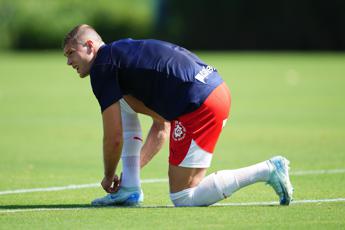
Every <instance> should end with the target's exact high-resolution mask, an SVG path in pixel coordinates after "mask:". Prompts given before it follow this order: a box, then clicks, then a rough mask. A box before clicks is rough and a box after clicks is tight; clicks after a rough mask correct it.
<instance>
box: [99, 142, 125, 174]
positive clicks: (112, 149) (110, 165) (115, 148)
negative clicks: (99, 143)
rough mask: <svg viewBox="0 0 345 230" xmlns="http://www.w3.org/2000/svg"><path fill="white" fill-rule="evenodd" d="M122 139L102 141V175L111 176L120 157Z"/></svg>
mask: <svg viewBox="0 0 345 230" xmlns="http://www.w3.org/2000/svg"><path fill="white" fill-rule="evenodd" d="M121 150H122V141H117V142H115V141H112V140H110V141H107V140H104V141H103V161H104V176H105V177H107V178H113V177H114V175H115V172H116V168H117V165H118V163H119V160H120V157H121Z"/></svg>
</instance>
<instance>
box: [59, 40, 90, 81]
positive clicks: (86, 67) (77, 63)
mask: <svg viewBox="0 0 345 230" xmlns="http://www.w3.org/2000/svg"><path fill="white" fill-rule="evenodd" d="M64 55H65V56H66V57H67V65H70V66H71V67H72V68H73V69H75V70H77V72H78V74H79V76H80V77H81V78H84V77H86V76H88V75H89V73H90V68H91V63H92V60H93V57H94V52H93V47H92V44H89V43H88V42H86V43H85V44H83V43H81V42H78V43H76V42H70V43H69V44H67V45H66V46H65V48H64Z"/></svg>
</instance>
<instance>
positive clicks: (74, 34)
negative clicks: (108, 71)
mask: <svg viewBox="0 0 345 230" xmlns="http://www.w3.org/2000/svg"><path fill="white" fill-rule="evenodd" d="M84 37H88V38H87V39H92V40H94V41H96V42H103V41H102V38H101V36H100V35H99V34H98V33H97V31H96V30H95V29H94V28H93V27H92V26H89V25H87V24H81V25H77V26H76V27H74V28H73V29H72V30H71V31H70V32H68V33H67V34H66V36H65V38H64V40H63V43H62V48H64V47H65V46H66V45H67V44H70V43H77V42H85V41H83V38H84Z"/></svg>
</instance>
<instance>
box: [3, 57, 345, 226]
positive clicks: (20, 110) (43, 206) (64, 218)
mask: <svg viewBox="0 0 345 230" xmlns="http://www.w3.org/2000/svg"><path fill="white" fill-rule="evenodd" d="M199 55H200V56H201V57H202V58H203V59H204V60H205V61H206V62H208V63H210V64H211V65H213V66H215V67H217V68H218V70H219V72H220V73H221V75H222V76H223V78H224V79H225V81H226V82H227V83H228V85H229V86H230V89H231V92H232V99H233V101H232V103H233V104H232V111H231V119H230V121H229V122H228V124H227V127H226V128H225V129H224V131H223V134H222V136H221V139H220V141H219V143H218V145H217V149H216V154H215V156H214V158H213V164H212V167H211V168H210V170H209V172H212V171H215V170H220V169H232V168H239V167H243V166H247V165H249V164H253V163H256V162H259V161H262V160H265V159H268V158H270V157H271V156H273V155H276V154H283V155H284V156H286V157H287V158H288V159H290V161H291V173H292V176H291V180H292V183H293V185H294V187H295V196H294V197H295V203H292V205H291V206H289V207H280V206H278V205H276V204H273V205H272V204H271V205H270V204H269V203H267V202H272V201H277V197H276V195H275V194H274V192H273V190H272V189H271V188H270V187H268V186H265V185H264V184H256V185H253V186H250V187H247V188H244V189H243V190H241V191H239V192H237V193H235V194H234V195H233V196H232V197H230V198H228V199H227V200H225V201H222V202H221V204H223V205H222V206H215V207H208V208H205V207H201V208H170V206H169V207H166V206H167V205H171V202H170V200H169V196H168V186H167V182H155V183H143V189H144V192H145V202H144V204H143V205H144V207H143V208H97V209H94V208H91V207H90V206H89V203H90V201H91V200H92V199H93V198H95V197H99V196H102V195H103V194H104V193H103V192H102V190H101V189H100V188H99V187H95V186H86V188H79V189H73V190H72V189H64V190H60V191H36V192H26V193H24V192H23V191H17V190H18V189H32V188H50V187H64V186H67V185H72V184H74V185H84V184H95V183H98V182H99V181H100V180H101V178H102V172H103V170H102V153H101V138H102V129H101V116H100V111H99V107H98V104H97V102H96V99H95V98H94V96H93V94H92V91H91V89H90V83H89V79H88V78H87V79H84V80H81V79H79V78H78V77H77V76H76V74H75V73H74V72H73V70H72V69H71V68H69V67H67V66H66V64H65V62H66V60H65V59H64V57H63V56H62V54H57V53H21V54H16V53H8V54H0V105H1V106H0V158H1V160H0V229H63V228H65V229H95V228H100V229H231V228H235V229H248V228H253V229H275V228H280V229H286V228H297V229H306V228H309V229H344V228H345V218H344V216H345V149H344V141H345V119H344V118H345V102H344V100H345V90H344V89H345V54H340V53H338V54H332V53H310V54H306V53H199ZM141 119H142V122H143V130H144V132H145V133H146V132H147V130H148V127H149V125H150V120H149V119H147V118H144V117H141ZM167 157H168V153H167V145H166V146H165V147H164V149H163V151H162V152H161V153H160V154H159V155H157V157H156V158H155V159H154V160H153V161H152V162H151V164H150V165H148V166H147V167H146V168H145V169H143V171H142V178H143V179H165V178H167ZM6 191H12V192H6ZM16 191H17V193H15V192H16ZM29 191H30V190H29ZM252 202H258V203H252ZM229 204H232V205H229Z"/></svg>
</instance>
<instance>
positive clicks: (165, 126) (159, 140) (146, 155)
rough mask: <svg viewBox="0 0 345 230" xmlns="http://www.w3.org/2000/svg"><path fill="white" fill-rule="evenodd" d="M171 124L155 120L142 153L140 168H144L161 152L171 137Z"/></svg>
mask: <svg viewBox="0 0 345 230" xmlns="http://www.w3.org/2000/svg"><path fill="white" fill-rule="evenodd" d="M169 133H170V123H169V122H167V121H157V120H153V123H152V126H151V129H150V131H149V133H148V134H147V138H146V140H145V143H144V145H143V147H142V148H141V153H140V168H143V167H144V166H145V165H146V164H147V163H148V162H149V161H150V160H151V159H152V158H153V157H154V155H156V153H158V152H159V150H161V148H162V147H163V144H164V142H165V140H166V139H167V138H168V137H169Z"/></svg>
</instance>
